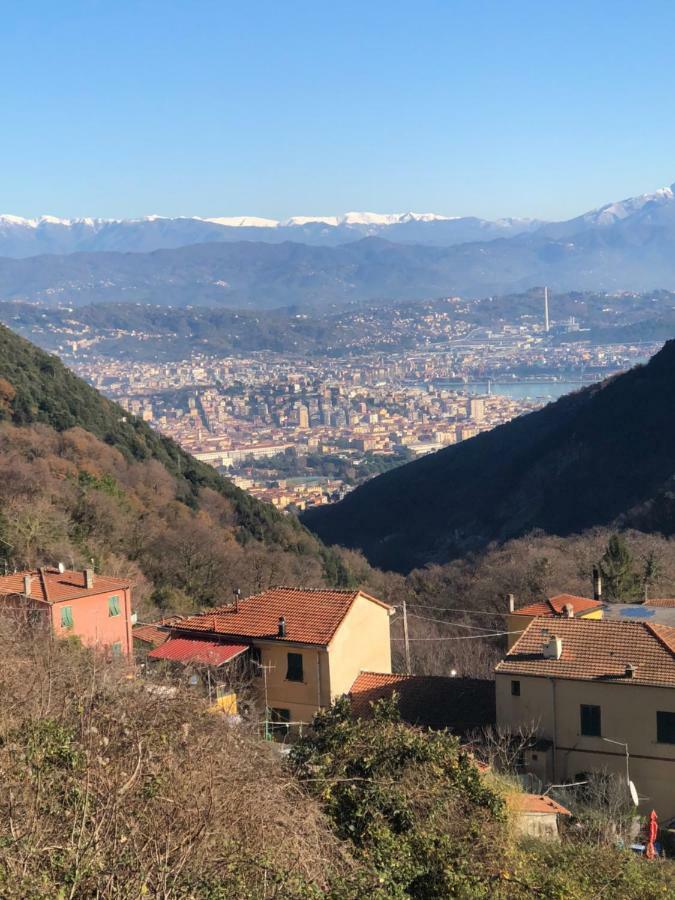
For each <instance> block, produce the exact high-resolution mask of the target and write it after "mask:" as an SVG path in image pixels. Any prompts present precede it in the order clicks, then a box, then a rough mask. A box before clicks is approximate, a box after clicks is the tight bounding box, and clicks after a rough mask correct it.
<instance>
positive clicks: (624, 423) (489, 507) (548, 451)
mask: <svg viewBox="0 0 675 900" xmlns="http://www.w3.org/2000/svg"><path fill="white" fill-rule="evenodd" d="M674 391H675V341H669V342H668V343H667V344H666V345H665V346H664V348H663V349H662V350H661V351H660V352H659V353H658V354H657V355H656V356H654V357H653V358H652V360H651V361H650V362H649V363H648V365H646V366H639V367H637V368H635V369H633V370H631V371H630V372H626V373H625V374H623V375H620V376H617V377H615V378H611V379H609V380H607V381H605V382H603V383H602V384H600V385H595V386H592V387H589V388H586V389H584V390H581V391H579V392H577V393H574V394H570V395H568V396H566V397H563V398H561V399H560V400H558V401H557V402H556V403H553V404H550V405H549V406H547V407H545V408H544V409H543V410H539V411H538V412H534V413H531V414H530V415H527V416H523V417H521V418H518V419H515V420H513V421H511V422H509V423H508V424H506V425H502V426H501V427H499V428H495V429H494V430H492V431H489V432H486V433H483V434H480V435H478V436H477V437H475V438H471V439H470V440H467V441H464V442H462V443H461V444H457V445H455V446H452V447H448V448H446V449H444V450H441V451H439V452H438V453H434V454H431V455H429V456H426V457H424V458H423V459H421V460H417V461H415V462H412V463H409V464H408V465H406V466H402V467H400V468H398V469H395V470H393V471H391V472H388V473H386V474H384V475H381V476H379V477H378V478H375V479H373V480H372V481H369V482H367V483H366V484H364V485H362V486H361V487H359V488H357V489H356V490H355V491H354V492H353V493H351V494H349V495H348V496H347V497H346V498H345V499H344V500H343V501H342V502H341V503H339V504H336V505H334V506H330V507H322V508H317V509H314V510H310V511H308V512H307V513H306V515H305V516H304V521H305V522H306V523H307V524H308V526H309V527H310V528H312V529H313V530H314V531H315V532H316V533H317V534H318V535H319V536H320V537H321V538H322V539H323V540H324V541H326V542H328V543H337V544H342V545H344V546H347V547H355V548H359V549H361V550H362V551H363V552H364V553H365V554H366V556H367V557H368V559H369V560H370V562H371V563H372V564H373V565H379V566H383V567H385V568H392V569H396V570H398V571H409V570H410V569H412V568H414V567H416V566H420V565H424V564H426V563H429V562H441V563H442V562H446V561H447V560H449V559H452V558H453V557H456V556H459V555H463V554H465V553H466V552H468V551H471V550H480V549H482V548H484V547H486V546H487V545H489V544H490V542H492V541H503V540H508V539H510V538H514V537H518V536H519V535H523V534H526V533H528V532H529V531H531V530H533V529H541V530H543V531H545V532H547V533H549V534H556V535H568V534H572V533H575V532H581V531H583V530H584V529H587V528H592V527H595V526H601V525H609V524H610V523H617V524H619V525H633V526H635V527H637V528H639V529H641V530H643V531H661V532H663V533H665V534H672V533H673V531H674V530H675V505H674V503H673V493H672V488H673V480H672V479H673V474H674V473H675V453H674V452H673V447H674V446H675V418H674V417H673V392H674Z"/></svg>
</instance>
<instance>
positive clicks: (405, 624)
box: [403, 600, 410, 675]
mask: <svg viewBox="0 0 675 900" xmlns="http://www.w3.org/2000/svg"><path fill="white" fill-rule="evenodd" d="M403 641H404V644H405V674H406V675H410V642H409V640H408V609H407V606H406V602H405V600H404V601H403Z"/></svg>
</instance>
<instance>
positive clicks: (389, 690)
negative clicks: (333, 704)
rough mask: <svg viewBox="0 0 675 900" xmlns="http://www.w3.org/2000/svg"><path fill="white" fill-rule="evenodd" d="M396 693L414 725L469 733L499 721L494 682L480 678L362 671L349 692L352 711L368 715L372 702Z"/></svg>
mask: <svg viewBox="0 0 675 900" xmlns="http://www.w3.org/2000/svg"><path fill="white" fill-rule="evenodd" d="M394 693H396V694H398V708H399V711H400V713H401V718H402V719H403V720H404V721H405V722H408V723H410V724H411V725H419V726H421V727H424V728H434V729H442V728H451V729H452V730H453V731H455V732H458V733H465V732H467V731H470V730H472V729H474V728H480V727H482V726H483V725H491V724H493V723H494V722H495V684H494V681H487V680H483V679H480V678H451V677H446V676H441V675H386V674H382V673H379V672H361V674H360V675H359V676H358V678H357V679H356V681H355V682H354V684H353V685H352V686H351V689H350V691H349V697H350V699H351V701H352V710H353V711H354V714H355V715H357V716H362V717H364V718H367V717H368V716H370V715H371V712H372V710H371V706H370V704H371V703H373V702H375V701H377V700H382V699H383V698H385V697H387V698H388V697H391V696H392V694H394Z"/></svg>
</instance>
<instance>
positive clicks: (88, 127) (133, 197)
mask: <svg viewBox="0 0 675 900" xmlns="http://www.w3.org/2000/svg"><path fill="white" fill-rule="evenodd" d="M674 29H675V4H672V3H671V2H650V0H646V2H644V3H642V4H638V3H635V2H633V0H630V2H626V0H611V2H607V0H590V2H589V0H585V2H576V0H567V2H562V0H557V2H556V0H552V2H548V3H542V2H541V0H537V2H529V0H527V2H526V0H501V2H492V0H467V2H465V0H444V2H431V0H416V2H397V0H387V2H382V0H360V2H351V0H333V2H327V0H313V2H305V0H270V2H268V0H265V2H260V0H236V2H233V0H184V2H183V0H181V2H178V0H163V2H157V0H133V2H131V0H80V2H74V0H58V2H54V0H48V2H47V0H24V2H23V3H5V4H3V11H2V27H1V28H0V122H1V123H2V128H1V129H0V173H1V174H0V212H11V213H15V214H17V215H25V216H33V215H40V214H43V213H50V214H53V215H61V216H83V215H95V216H115V217H118V216H119V217H123V216H137V215H144V214H149V213H158V214H161V215H181V214H183V215H205V216H206V215H240V214H244V213H246V214H250V215H259V216H270V217H274V218H283V217H285V216H289V215H293V214H298V215H300V214H303V215H315V214H331V213H338V212H344V211H347V210H353V209H357V210H364V209H365V210H376V211H378V212H399V211H405V210H410V209H412V210H416V211H434V212H440V213H445V214H448V215H467V214H473V215H479V216H485V217H496V216H502V215H517V216H537V217H543V218H564V217H569V216H572V215H575V214H577V213H580V212H582V211H585V210H586V209H588V208H590V207H593V206H596V205H600V204H602V203H604V202H607V201H609V200H614V199H620V198H623V197H625V196H630V195H633V194H637V193H643V192H645V191H648V190H653V189H656V188H658V187H661V186H664V185H666V184H670V183H671V182H673V181H675V117H674V116H673V114H672V110H673V106H674V101H675V96H674V94H675V55H674V54H673V53H672V35H673V32H674Z"/></svg>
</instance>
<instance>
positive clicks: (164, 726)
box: [0, 618, 674, 900]
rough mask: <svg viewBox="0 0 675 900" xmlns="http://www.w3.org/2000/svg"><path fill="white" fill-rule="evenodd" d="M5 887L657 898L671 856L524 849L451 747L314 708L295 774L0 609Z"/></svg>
mask: <svg viewBox="0 0 675 900" xmlns="http://www.w3.org/2000/svg"><path fill="white" fill-rule="evenodd" d="M0 641H2V644H3V647H4V648H5V649H4V652H3V654H2V656H1V657H0V680H1V681H2V684H3V704H2V707H1V708H0V788H1V789H0V829H1V830H2V837H1V838H0V896H2V897H3V898H6V900H43V898H47V897H49V898H51V897H55V898H66V897H69V898H72V900H87V898H90V897H100V898H102V900H107V898H111V900H112V898H121V900H136V898H139V897H148V898H163V900H230V898H234V897H236V898H241V900H272V898H279V900H306V898H314V897H315V898H317V900H318V898H320V897H327V898H329V900H406V898H416V900H446V898H451V897H456V898H466V900H480V898H484V900H488V898H496V900H529V898H531V897H541V898H544V900H587V898H589V897H603V896H612V897H614V898H617V900H645V898H649V900H658V898H663V900H667V898H668V897H670V896H672V889H673V883H674V882H673V868H672V864H671V863H666V862H655V863H648V862H646V861H643V860H641V859H637V858H634V857H632V856H631V855H630V854H629V853H627V852H619V851H616V850H614V849H612V848H611V847H609V846H602V847H598V846H596V845H592V844H590V843H587V842H585V841H584V840H580V839H574V840H569V839H568V840H565V841H564V843H563V844H561V845H560V846H555V845H548V844H542V843H539V842H537V841H527V842H523V843H520V842H518V840H517V839H516V838H515V837H514V834H513V831H512V829H511V828H510V822H509V814H508V811H507V807H506V805H505V803H504V801H503V799H502V797H501V796H500V787H499V785H498V783H497V782H496V781H495V782H493V781H492V780H491V779H490V777H489V776H480V775H479V774H478V770H477V769H476V768H475V767H474V765H473V764H472V762H471V760H470V758H469V757H468V756H467V755H466V753H464V752H463V751H462V750H461V749H460V748H459V747H458V745H457V741H456V739H455V738H453V737H451V736H449V735H447V734H441V733H437V734H434V733H425V732H422V731H417V730H413V729H411V728H409V727H408V726H406V725H403V724H402V723H401V722H400V721H398V717H397V713H396V708H395V705H394V704H392V703H384V704H381V705H380V706H379V707H378V708H377V710H376V714H375V716H374V718H373V719H371V720H367V721H355V720H354V719H352V717H351V714H350V712H349V709H348V707H347V705H346V703H344V702H341V703H339V704H338V705H337V706H336V707H335V708H334V709H332V710H330V711H328V712H326V713H325V714H323V715H322V716H320V717H319V718H318V719H317V721H316V726H315V729H314V732H313V733H312V734H310V735H308V736H306V737H305V738H304V739H303V740H302V741H301V743H300V744H299V745H298V746H297V747H296V748H295V749H294V751H293V754H292V760H291V761H290V763H287V762H285V761H284V759H283V757H282V756H281V755H280V754H279V753H278V752H277V745H276V744H269V743H267V742H264V741H261V740H260V739H259V737H257V736H256V734H255V733H254V732H253V731H250V730H249V729H248V728H247V727H246V726H245V725H242V726H240V727H232V726H231V725H228V724H227V722H226V720H225V719H224V718H223V717H222V716H221V715H217V714H214V713H211V712H208V711H207V710H206V709H205V707H204V704H203V702H202V701H201V700H200V699H198V698H197V697H195V696H194V695H192V694H190V693H189V692H187V691H180V692H179V693H178V694H176V695H175V696H173V695H171V694H169V693H166V692H165V693H163V694H162V695H161V696H160V695H159V694H158V692H156V691H150V690H148V688H147V686H146V685H145V684H144V683H143V682H142V681H141V680H139V679H129V678H128V677H127V672H126V670H125V669H124V668H123V667H121V666H119V665H117V664H115V663H103V662H102V661H101V660H100V659H96V658H95V657H94V656H93V655H92V654H91V653H90V652H89V651H86V650H84V649H83V648H81V647H80V646H78V645H77V643H75V642H70V641H57V642H53V641H50V640H49V639H48V638H47V637H39V636H34V635H33V636H31V635H30V634H28V633H26V632H24V631H22V630H21V629H17V628H16V624H15V623H13V622H10V621H7V620H6V619H3V618H0Z"/></svg>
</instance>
